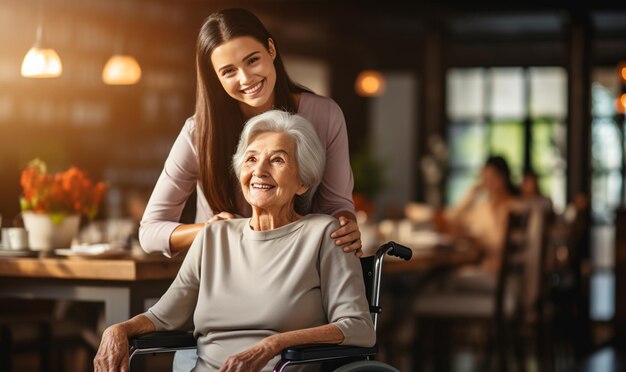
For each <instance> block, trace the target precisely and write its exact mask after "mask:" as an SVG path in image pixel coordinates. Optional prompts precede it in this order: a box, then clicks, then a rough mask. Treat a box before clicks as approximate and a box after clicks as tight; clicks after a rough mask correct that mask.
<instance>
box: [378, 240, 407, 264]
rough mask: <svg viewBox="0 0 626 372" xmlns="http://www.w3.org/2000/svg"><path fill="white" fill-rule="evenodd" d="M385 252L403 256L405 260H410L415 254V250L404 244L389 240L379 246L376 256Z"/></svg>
mask: <svg viewBox="0 0 626 372" xmlns="http://www.w3.org/2000/svg"><path fill="white" fill-rule="evenodd" d="M385 253H387V254H389V255H390V256H395V257H399V258H402V259H403V260H405V261H408V260H410V259H411V257H412V256H413V251H412V250H411V249H410V248H407V247H405V246H403V245H402V244H398V243H396V242H394V241H389V242H387V243H385V244H383V245H382V246H381V247H380V248H378V252H376V256H377V257H380V256H383V255H384V254H385Z"/></svg>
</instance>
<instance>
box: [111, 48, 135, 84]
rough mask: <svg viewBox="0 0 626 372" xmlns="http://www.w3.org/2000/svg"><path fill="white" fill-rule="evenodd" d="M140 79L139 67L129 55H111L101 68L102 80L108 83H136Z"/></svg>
mask: <svg viewBox="0 0 626 372" xmlns="http://www.w3.org/2000/svg"><path fill="white" fill-rule="evenodd" d="M140 79H141V67H140V66H139V63H138V62H137V60H136V59H135V57H133V56H130V55H123V54H115V55H113V56H112V57H111V58H109V60H108V61H107V63H106V65H104V69H103V70H102V80H103V81H104V82H105V83H106V84H110V85H130V84H136V83H137V82H138V81H139V80H140Z"/></svg>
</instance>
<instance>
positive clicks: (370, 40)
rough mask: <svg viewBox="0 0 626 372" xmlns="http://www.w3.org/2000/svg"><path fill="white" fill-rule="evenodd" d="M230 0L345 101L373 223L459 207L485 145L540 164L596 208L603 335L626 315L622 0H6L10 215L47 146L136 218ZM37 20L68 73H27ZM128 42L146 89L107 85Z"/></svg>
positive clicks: (316, 84) (6, 212) (595, 332)
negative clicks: (208, 21)
mask: <svg viewBox="0 0 626 372" xmlns="http://www.w3.org/2000/svg"><path fill="white" fill-rule="evenodd" d="M234 6H241V7H245V8H248V9H250V10H252V11H253V12H255V14H257V15H258V16H259V18H260V19H261V20H262V21H263V23H264V24H265V25H266V26H267V28H268V29H269V30H270V32H271V33H272V34H273V36H274V38H275V39H276V42H277V46H278V48H279V49H280V51H281V53H282V54H283V57H284V59H285V63H286V66H287V70H288V72H289V73H290V75H291V77H292V78H293V79H294V80H295V81H297V82H299V83H301V84H303V85H305V86H307V87H309V88H311V89H312V90H314V91H315V92H317V93H319V94H322V95H327V96H330V97H332V98H333V99H334V100H335V101H336V102H337V103H338V104H339V105H340V107H341V108H342V110H343V112H344V115H345V117H346V122H347V125H348V135H349V140H350V154H351V159H352V163H353V172H354V177H355V196H358V197H359V199H358V200H359V201H360V202H364V203H368V204H367V205H368V207H364V206H362V205H359V207H360V208H359V209H367V211H368V215H367V219H368V221H370V222H371V221H381V220H385V219H401V218H404V217H405V216H404V213H405V206H406V205H407V203H413V202H414V203H420V204H424V205H427V206H430V207H433V208H441V207H445V206H448V205H451V204H454V203H456V202H458V201H459V199H460V197H461V196H462V195H463V194H464V193H465V192H466V191H467V190H468V188H469V187H470V186H471V185H472V184H473V182H474V180H475V179H476V177H477V176H478V173H479V171H480V169H481V167H482V165H483V163H484V160H485V158H486V157H487V155H489V154H499V155H502V156H504V157H505V158H506V159H507V160H508V162H509V165H510V166H511V170H512V174H513V179H514V180H515V181H516V182H519V181H521V177H522V172H523V170H524V169H526V168H529V167H532V168H533V169H534V170H535V171H536V172H537V174H538V176H539V184H540V188H541V190H542V192H543V194H544V195H546V196H548V197H550V198H551V200H552V202H553V205H554V210H555V212H556V213H562V212H564V211H565V210H566V208H567V206H568V204H569V203H571V202H573V201H574V200H575V197H576V196H582V197H584V198H586V200H587V201H588V202H589V206H590V209H589V211H590V218H589V219H588V221H587V222H588V223H586V224H585V225H584V226H583V227H582V229H583V230H584V231H583V232H584V233H583V234H582V235H581V236H582V238H581V239H582V242H583V244H582V245H581V247H580V248H579V249H580V252H579V254H580V257H581V261H580V262H579V265H578V266H577V267H576V269H575V270H577V273H578V274H580V275H581V277H582V278H583V280H584V282H583V286H582V290H581V291H582V292H579V293H578V295H580V297H581V298H583V299H584V301H585V306H586V307H587V308H586V311H588V320H589V322H590V323H589V324H590V327H591V331H592V332H591V334H592V337H593V339H592V340H591V343H592V344H593V345H598V344H601V343H602V342H604V341H606V340H607V339H611V337H612V336H613V335H614V333H615V328H614V324H618V325H619V324H624V322H623V321H622V323H620V317H621V318H624V317H626V308H623V307H620V306H623V305H620V304H619V299H620V298H624V297H625V296H624V295H622V297H619V285H617V286H616V282H617V283H619V280H617V281H616V275H617V276H618V277H619V274H620V273H623V272H624V268H623V267H621V266H620V264H621V265H624V263H623V262H621V263H620V262H619V260H617V261H616V257H617V256H619V255H618V254H617V251H616V247H618V249H619V246H620V244H619V243H620V242H619V241H616V211H619V210H620V208H621V207H622V206H623V205H624V202H625V198H626V183H625V180H626V152H625V148H626V142H625V136H624V131H625V129H626V127H625V124H626V122H625V121H624V104H626V98H622V101H621V102H620V98H621V97H623V96H622V95H623V94H626V90H625V86H626V72H624V73H623V74H624V76H623V77H622V76H621V75H620V67H621V64H624V63H626V7H625V6H624V5H623V3H620V2H611V1H593V2H592V1H585V2H582V3H581V4H579V5H574V4H573V3H568V2H556V1H554V2H550V1H523V2H522V1H518V2H490V1H477V2H456V1H413V2H408V3H406V2H404V1H322V0H320V1H317V0H308V1H305V0H299V1H288V0H285V1H281V0H255V1H252V0H249V1H218V0H208V1H200V0H185V1H166V0H108V1H96V0H81V1H79V0H3V1H2V2H0V47H1V49H0V182H1V190H2V192H1V193H0V212H1V214H2V215H3V216H4V220H3V222H2V223H3V225H4V226H9V225H10V224H11V223H12V222H11V221H12V219H13V217H14V216H17V215H18V214H19V202H18V197H19V195H20V186H19V174H20V171H21V170H22V169H23V168H24V166H25V165H26V164H27V163H28V161H30V160H31V159H33V158H35V157H39V158H41V159H43V160H44V161H46V162H47V163H48V165H49V167H50V168H52V169H65V168H67V167H68V166H70V165H76V166H79V167H81V168H83V169H85V170H87V172H88V173H89V174H90V175H91V176H92V177H93V178H95V179H98V180H100V179H101V180H105V181H106V182H107V184H108V191H107V194H106V200H105V202H104V204H103V208H102V210H101V211H100V212H99V215H98V218H100V219H107V218H121V217H131V218H134V219H135V220H138V219H139V218H140V217H141V213H142V212H143V209H142V208H143V205H144V203H145V202H146V200H147V198H148V197H149V194H150V192H151V190H152V187H153V186H154V184H155V182H156V179H157V177H158V175H159V173H160V171H161V169H162V166H163V162H164V160H165V158H166V156H167V154H168V151H169V149H170V147H171V145H172V144H173V142H174V139H175V138H176V136H177V134H178V132H179V130H180V129H181V127H182V125H183V123H184V121H185V119H186V118H187V117H189V116H191V115H192V114H193V110H194V101H195V67H194V63H195V61H194V52H195V38H196V35H197V32H198V29H199V27H200V25H201V23H202V21H203V19H204V17H206V16H207V15H208V14H209V13H211V12H212V11H215V10H218V9H221V8H225V7H234ZM41 25H43V26H44V27H43V32H42V34H41V42H42V44H44V45H45V46H46V47H50V48H54V49H55V50H56V52H57V53H58V55H59V57H60V59H61V61H62V65H63V72H62V75H61V76H59V77H56V78H51V79H29V78H25V77H23V76H22V75H21V74H20V66H21V64H22V61H23V59H24V57H25V54H26V52H27V51H28V50H29V48H31V47H32V46H33V44H34V43H35V40H36V38H37V29H38V26H41ZM114 54H125V55H131V56H133V57H134V58H135V59H136V61H137V62H138V64H139V65H140V68H141V79H140V80H139V81H138V82H137V83H135V84H130V85H110V84H107V83H105V82H104V81H103V78H102V75H103V69H104V66H105V64H106V63H107V61H108V60H109V58H110V57H111V56H113V55H114ZM368 71H369V72H370V73H371V74H372V75H371V76H370V80H367V79H366V83H365V85H364V86H359V85H358V84H357V83H359V82H360V80H359V79H360V78H363V76H361V74H362V73H363V72H368ZM367 81H369V82H370V85H368V84H367ZM187 216H193V211H192V210H190V211H188V213H187ZM620 267H621V270H622V271H620V270H619V269H620ZM581 273H582V274H581ZM616 287H617V288H616ZM623 291H624V290H623V289H622V292H623ZM616 293H618V296H617V297H616V295H615V294H616ZM616 298H618V301H616ZM622 301H623V300H622ZM616 309H617V310H616Z"/></svg>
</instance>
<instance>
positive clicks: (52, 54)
mask: <svg viewBox="0 0 626 372" xmlns="http://www.w3.org/2000/svg"><path fill="white" fill-rule="evenodd" d="M62 72H63V65H62V64H61V58H59V55H58V54H57V52H56V51H55V50H54V49H47V48H39V47H32V48H30V50H29V51H28V53H26V56H25V57H24V61H23V62H22V76H24V77H29V78H53V77H57V76H61V73H62Z"/></svg>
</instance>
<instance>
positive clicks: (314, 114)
mask: <svg viewBox="0 0 626 372" xmlns="http://www.w3.org/2000/svg"><path fill="white" fill-rule="evenodd" d="M298 114H300V115H302V116H303V117H305V118H306V119H307V120H309V121H310V122H311V123H312V124H313V127H314V128H315V130H316V132H317V134H318V136H319V138H320V141H321V142H322V145H324V147H325V148H326V169H325V170H324V177H323V178H322V183H321V184H320V186H319V188H318V190H317V192H316V194H315V196H314V198H313V210H312V212H314V213H323V214H329V215H335V214H336V213H338V212H342V211H347V212H351V213H354V204H353V202H352V189H353V186H354V179H353V177H352V169H351V168H350V158H349V151H348V150H349V149H348V134H347V130H346V122H345V118H344V116H343V112H342V111H341V108H340V107H339V106H338V105H337V104H336V103H335V101H333V100H332V99H330V98H328V97H323V96H318V95H315V94H311V93H302V95H301V97H300V103H299V106H298ZM195 129H196V126H195V123H194V120H193V117H192V118H189V119H187V121H186V122H185V125H184V126H183V129H182V130H181V132H180V133H179V135H178V138H176V141H175V142H174V145H173V146H172V149H171V150H170V154H169V155H168V157H167V159H166V160H165V165H164V167H163V171H162V172H161V175H160V176H159V179H158V180H157V183H156V185H155V187H154V190H153V192H152V195H151V196H150V200H149V201H148V205H147V207H146V210H145V212H144V215H143V218H142V220H141V224H140V226H139V241H140V243H141V247H142V248H143V249H144V251H146V252H148V253H150V252H162V253H163V254H164V255H165V256H167V257H170V256H171V251H170V246H169V240H170V235H171V234H172V232H173V231H174V229H175V228H176V227H178V226H179V225H180V224H181V223H180V222H179V221H180V216H181V214H182V211H183V208H184V206H185V202H186V201H187V199H188V198H189V196H190V195H191V193H192V192H193V190H194V188H196V189H197V195H198V197H197V202H196V218H195V220H196V222H206V221H208V220H209V219H210V218H211V217H212V216H213V210H212V209H211V206H210V205H209V203H208V202H207V200H206V198H205V197H204V193H203V192H202V187H201V185H200V183H199V178H198V175H199V172H198V155H197V151H196V147H195V145H194V137H195ZM237 206H238V209H239V210H238V211H236V212H237V213H238V214H239V215H241V216H244V217H249V216H250V215H251V210H250V207H249V206H248V205H247V203H246V202H245V200H244V199H243V195H241V197H240V198H239V200H238V203H237Z"/></svg>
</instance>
